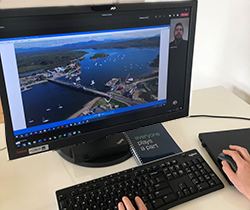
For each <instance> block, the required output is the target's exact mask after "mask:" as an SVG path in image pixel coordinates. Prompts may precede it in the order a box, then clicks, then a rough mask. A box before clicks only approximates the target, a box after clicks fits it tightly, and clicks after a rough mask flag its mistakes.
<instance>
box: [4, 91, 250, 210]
mask: <svg viewBox="0 0 250 210" xmlns="http://www.w3.org/2000/svg"><path fill="white" fill-rule="evenodd" d="M196 114H210V115H227V116H228V115H230V116H244V117H248V118H250V106H249V105H248V104H247V103H245V102H244V101H242V100H241V99H239V98H238V97H237V96H235V95H233V94H232V93H231V92H229V91H228V90H226V89H225V88H223V87H214V88H208V89H203V90H197V91H194V92H193V95H192V104H191V110H190V115H196ZM163 125H164V126H165V128H166V129H167V130H168V132H169V133H170V135H172V137H173V138H174V139H175V141H176V142H177V143H178V145H179V146H180V147H181V149H182V150H183V151H186V150H190V149H193V148H196V149H197V150H198V151H199V152H200V153H201V154H202V156H203V157H204V158H205V160H206V161H207V162H208V163H209V165H210V166H211V167H212V168H213V170H214V171H215V172H216V174H217V175H218V176H219V177H220V179H221V180H222V182H223V183H224V185H225V188H224V189H222V190H219V191H217V192H214V193H210V194H208V195H205V196H203V197H200V198H198V199H195V200H192V201H190V202H187V203H185V204H182V205H179V206H176V207H174V208H173V209H178V210H184V209H185V210H191V209H192V210H194V209H197V210H198V209H199V210H200V209H202V210H205V209H209V210H210V209H211V207H212V206H214V207H215V208H216V209H220V208H221V209H227V210H236V209H241V210H243V209H249V207H250V201H249V200H247V199H246V198H245V197H244V196H243V195H241V194H240V193H239V192H238V191H237V190H236V189H235V188H234V187H232V186H230V185H229V184H228V183H227V182H226V180H225V178H224V177H223V176H222V174H221V172H220V171H219V170H218V169H217V168H216V166H215V164H214V163H213V161H212V159H211V158H210V156H209V155H208V154H207V153H206V151H205V149H204V148H203V147H202V146H201V144H200V141H199V139H198V134H199V133H200V132H208V131H217V130H228V129H237V128H249V127H250V122H249V121H243V120H230V119H212V118H188V117H186V118H182V119H178V120H173V121H169V122H165V123H163ZM3 140H5V134H4V124H0V149H1V148H2V147H3V146H4V145H5V143H4V141H3ZM7 159H8V157H7V150H3V151H1V152H0V209H8V210H16V209H32V210H44V209H46V210H56V209H57V204H56V199H55V191H56V190H58V189H61V188H64V187H67V186H71V185H74V184H77V183H81V182H84V181H88V180H91V179H95V178H98V177H102V176H105V175H108V174H111V173H115V172H118V171H121V170H125V169H127V168H131V167H134V166H136V162H135V161H134V159H133V158H130V159H129V160H127V161H125V162H123V163H121V164H118V165H115V166H111V167H104V168H85V167H80V166H76V165H73V164H70V163H68V162H67V161H65V160H64V159H62V158H61V157H60V156H59V155H58V154H57V152H53V151H51V152H47V153H43V154H40V155H36V156H32V157H28V158H23V159H19V160H15V161H8V160H7Z"/></svg>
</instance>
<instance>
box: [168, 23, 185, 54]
mask: <svg viewBox="0 0 250 210" xmlns="http://www.w3.org/2000/svg"><path fill="white" fill-rule="evenodd" d="M183 34H184V27H183V25H182V23H180V22H179V23H177V24H176V25H175V28H174V40H173V41H172V42H170V49H173V48H184V49H186V47H187V41H186V40H184V39H183V38H182V37H183Z"/></svg>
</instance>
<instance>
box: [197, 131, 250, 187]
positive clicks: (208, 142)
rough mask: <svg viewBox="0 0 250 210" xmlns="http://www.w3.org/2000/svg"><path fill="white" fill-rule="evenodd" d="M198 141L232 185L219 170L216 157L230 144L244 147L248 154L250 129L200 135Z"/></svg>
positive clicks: (219, 165) (218, 162) (219, 164)
mask: <svg viewBox="0 0 250 210" xmlns="http://www.w3.org/2000/svg"><path fill="white" fill-rule="evenodd" d="M199 139H200V141H201V144H202V146H203V147H204V148H205V149H206V150H207V152H208V154H209V155H210V156H211V158H212V159H213V161H214V162H215V164H216V165H217V167H218V168H219V169H220V171H221V172H222V174H223V175H224V177H225V178H226V179H227V181H228V183H229V184H231V185H232V183H231V182H230V181H229V179H228V178H227V176H226V174H225V173H224V172H223V170H222V168H221V163H220V161H219V160H218V155H219V154H220V153H221V151H222V150H223V149H228V148H229V145H230V144H232V145H238V146H242V147H245V148H246V149H247V150H248V152H250V129H249V128H248V129H238V130H228V131H218V132H209V133H200V134H199Z"/></svg>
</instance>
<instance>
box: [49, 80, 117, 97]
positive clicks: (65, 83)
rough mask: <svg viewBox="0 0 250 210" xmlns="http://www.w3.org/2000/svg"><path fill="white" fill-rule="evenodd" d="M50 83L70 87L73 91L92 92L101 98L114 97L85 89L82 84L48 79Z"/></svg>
mask: <svg viewBox="0 0 250 210" xmlns="http://www.w3.org/2000/svg"><path fill="white" fill-rule="evenodd" d="M48 81H49V82H53V83H56V84H58V85H62V86H66V87H69V88H72V89H76V90H80V91H84V92H91V93H94V94H97V95H101V96H104V97H109V98H112V96H111V95H109V94H107V93H104V92H101V91H98V90H94V89H91V88H87V87H85V86H83V85H81V84H76V83H75V84H73V83H70V82H63V81H60V80H56V79H48Z"/></svg>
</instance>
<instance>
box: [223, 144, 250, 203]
mask: <svg viewBox="0 0 250 210" xmlns="http://www.w3.org/2000/svg"><path fill="white" fill-rule="evenodd" d="M229 148H230V149H231V150H223V151H222V152H223V153H224V154H226V155H230V156H231V157H232V158H233V160H234V161H235V163H236V164H237V167H238V169H237V171H236V172H233V170H232V169H231V167H230V166H229V164H228V163H227V162H226V161H222V169H223V171H224V172H225V174H226V175H227V176H228V178H229V180H230V181H231V182H232V183H233V184H234V186H235V187H236V188H237V189H238V190H239V191H240V192H241V193H242V194H243V195H245V196H246V197H247V198H248V199H249V200H250V179H249V174H250V155H249V153H248V151H247V150H246V149H245V148H243V147H240V146H234V145H230V146H229Z"/></svg>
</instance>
